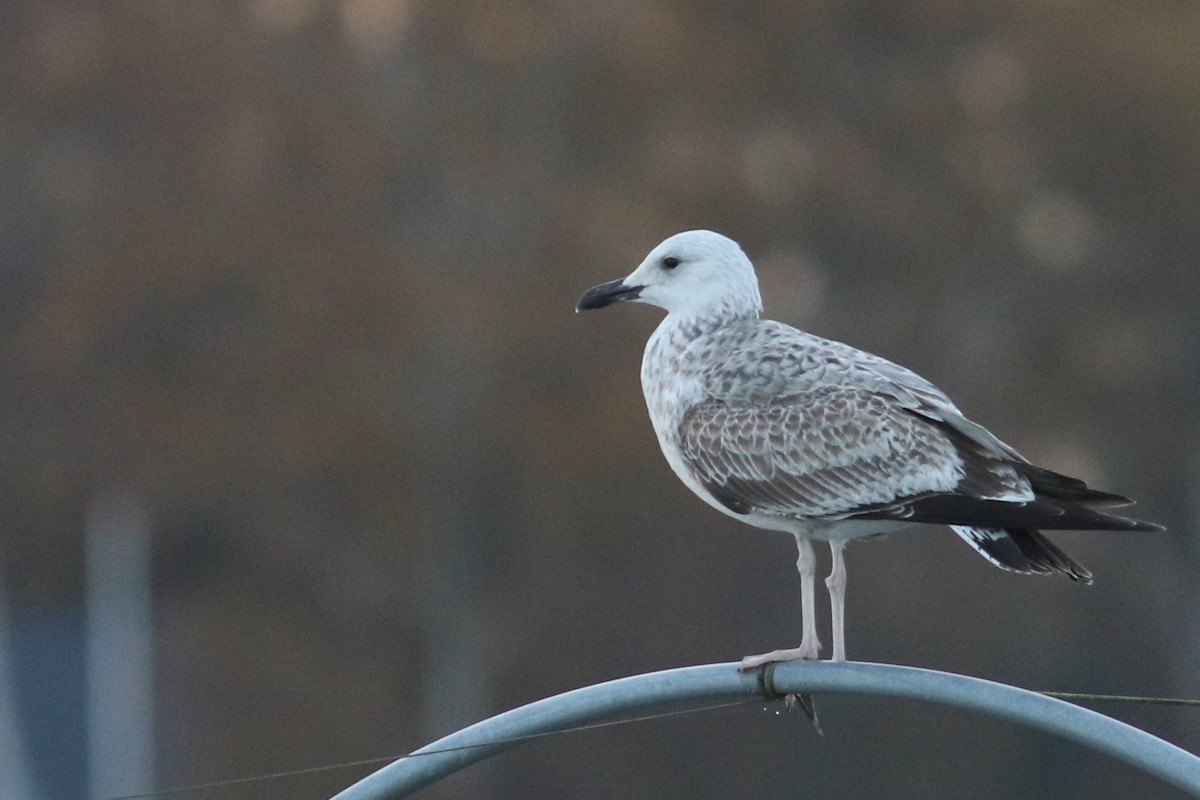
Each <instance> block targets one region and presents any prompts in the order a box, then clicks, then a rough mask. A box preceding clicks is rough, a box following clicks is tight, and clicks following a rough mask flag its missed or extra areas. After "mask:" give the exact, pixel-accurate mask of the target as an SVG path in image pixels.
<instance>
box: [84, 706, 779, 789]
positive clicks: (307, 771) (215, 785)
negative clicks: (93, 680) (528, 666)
mask: <svg viewBox="0 0 1200 800" xmlns="http://www.w3.org/2000/svg"><path fill="white" fill-rule="evenodd" d="M766 702H769V700H767V699H765V698H762V697H750V698H746V699H744V700H731V701H729V702H725V703H713V704H711V705H707V706H699V707H697V708H681V709H677V710H675V711H660V712H657V713H652V714H641V715H639V716H636V717H625V718H622V719H616V720H608V721H607V722H592V723H588V724H587V725H575V726H573V727H570V728H563V729H562V730H557V731H540V732H538V733H527V734H524V735H522V736H509V737H506V738H503V739H492V740H490V741H487V742H476V743H474V744H463V745H457V746H455V747H442V748H438V749H437V750H426V751H423V752H420V753H405V754H403V755H394V756H378V757H376V758H364V759H360V760H358V761H343V762H341V763H339V764H326V765H323V766H319V767H304V768H302V769H293V770H287V771H285V772H269V773H265V774H262V775H251V776H248V777H245V778H230V779H228V780H223V781H213V782H211V783H195V784H191V785H189V786H175V787H172V788H170V789H160V790H159V791H156V792H144V793H142V794H123V795H120V796H117V797H109V798H106V800H146V799H147V798H154V797H166V796H167V795H172V794H182V793H184V792H198V791H200V790H202V789H220V788H223V787H226V786H237V785H239V784H245V783H254V782H256V781H270V780H278V779H279V778H291V777H294V776H297V775H311V774H313V773H315V772H329V771H332V770H335V769H345V768H349V767H362V766H366V765H368V764H382V763H384V762H390V761H402V760H405V759H409V758H421V757H423V756H436V755H442V754H443V753H455V752H458V751H460V750H474V749H475V748H478V747H494V746H495V745H502V744H518V743H520V742H528V741H531V740H533V739H542V738H545V737H547V736H557V735H558V734H560V733H577V732H580V731H590V730H596V729H597V728H609V727H613V726H615V725H625V724H626V723H630V722H647V721H649V720H653V719H666V718H668V717H681V716H684V715H685V714H698V713H701V712H704V711H718V710H720V709H722V708H734V707H736V706H745V705H756V704H762V703H766Z"/></svg>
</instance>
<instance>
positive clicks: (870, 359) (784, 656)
mask: <svg viewBox="0 0 1200 800" xmlns="http://www.w3.org/2000/svg"><path fill="white" fill-rule="evenodd" d="M621 302H636V303H648V304H650V305H654V306H658V307H659V308H662V309H664V310H665V311H666V312H667V315H666V317H665V318H664V319H663V320H662V322H661V323H660V324H659V326H658V327H657V328H656V329H655V331H654V333H653V334H651V336H650V339H649V340H648V341H647V342H646V349H645V352H644V354H643V356H642V370H641V382H642V391H643V393H644V395H645V398H646V406H647V409H648V410H649V412H650V421H651V424H652V426H653V427H654V432H655V434H656V435H657V436H658V443H659V445H660V446H661V448H662V452H663V455H664V456H665V457H666V460H667V463H668V464H669V465H670V466H671V469H672V470H673V471H674V472H675V474H676V475H677V476H678V477H679V479H680V480H681V481H683V483H684V485H686V486H687V487H688V488H689V489H691V490H692V491H693V492H694V493H695V494H696V495H698V496H699V497H700V499H701V500H703V501H704V502H706V503H708V504H709V505H710V506H712V507H713V508H716V509H717V510H718V511H721V512H723V513H725V514H727V515H729V516H731V517H734V518H735V519H738V520H741V521H742V522H745V523H747V524H749V525H752V526H754V527H756V528H762V529H766V530H772V531H782V532H785V533H790V534H792V535H793V536H794V537H795V539H796V545H797V549H798V551H799V556H798V558H797V561H796V567H797V569H798V570H799V572H800V594H801V619H802V631H803V633H802V636H801V640H800V645H799V647H795V648H790V649H783V650H774V651H772V652H770V653H765V654H763V655H756V656H746V657H745V658H744V659H742V661H741V664H740V668H741V669H743V670H748V669H753V668H755V667H758V666H762V665H764V664H769V663H771V662H776V661H790V660H795V659H816V658H818V657H819V653H820V649H821V645H820V642H819V640H818V638H817V626H816V615H815V610H814V604H815V594H816V589H815V585H816V557H815V553H814V551H813V540H821V541H825V542H828V544H829V548H830V552H831V554H832V571H831V572H830V573H829V576H828V578H826V580H825V584H826V587H827V589H828V591H829V598H830V610H831V617H832V632H833V653H832V659H833V660H834V661H844V660H845V658H846V636H845V592H846V565H845V561H844V558H843V549H844V547H845V545H846V542H848V541H850V540H851V539H861V538H864V537H868V536H875V535H877V534H882V533H890V532H894V531H898V530H902V529H907V528H912V527H914V526H915V525H917V524H918V523H932V524H940V525H949V526H950V527H951V528H952V529H953V530H954V532H955V533H957V534H958V535H959V536H960V537H962V538H963V539H964V540H965V541H966V542H967V544H969V545H971V547H973V548H974V549H975V550H976V551H977V552H978V553H979V554H980V555H982V556H983V557H984V558H986V559H987V560H988V561H990V562H991V563H992V564H994V565H995V566H997V567H1000V568H1002V569H1006V570H1011V571H1013V572H1021V573H1029V574H1043V575H1044V574H1053V573H1058V574H1062V575H1066V576H1067V577H1068V578H1070V579H1071V580H1073V581H1080V582H1083V583H1091V580H1092V576H1091V573H1090V572H1088V570H1087V569H1085V568H1084V567H1083V566H1081V565H1080V564H1079V563H1078V562H1076V561H1074V560H1073V559H1071V557H1070V556H1068V555H1067V554H1066V553H1064V552H1063V551H1062V550H1060V549H1059V548H1058V547H1056V546H1055V545H1054V544H1053V543H1052V542H1051V541H1050V540H1049V539H1047V538H1046V537H1045V536H1043V535H1042V534H1041V532H1040V530H1044V529H1049V530H1123V531H1157V530H1162V529H1163V528H1162V526H1160V525H1156V524H1153V523H1149V522H1141V521H1138V520H1134V519H1129V518H1126V517H1122V516H1117V515H1114V514H1111V513H1108V512H1107V511H1106V509H1108V508H1112V507H1118V506H1126V505H1131V504H1132V501H1131V500H1129V499H1128V498H1125V497H1122V496H1120V495H1116V494H1109V493H1107V492H1100V491H1096V490H1094V489H1091V488H1089V487H1088V485H1087V484H1086V483H1084V482H1083V481H1081V480H1079V479H1077V478H1071V477H1068V476H1066V475H1061V474H1059V473H1057V472H1053V471H1051V470H1048V469H1044V468H1042V467H1038V466H1035V465H1033V464H1031V463H1030V462H1029V461H1028V460H1026V459H1025V458H1024V457H1022V456H1021V455H1020V454H1019V453H1018V452H1017V451H1016V450H1014V449H1013V448H1012V447H1010V446H1009V445H1007V444H1005V443H1004V442H1002V441H1000V439H998V438H996V437H995V436H993V435H992V434H991V433H990V432H989V431H988V430H987V429H985V428H984V427H982V426H981V425H979V424H977V423H975V422H972V421H971V420H969V419H967V418H966V417H965V416H964V415H963V413H962V412H961V411H959V410H958V407H957V406H955V405H954V403H953V402H952V401H951V400H950V398H949V397H947V396H946V395H945V393H943V392H942V391H941V390H940V389H938V388H937V387H936V386H934V385H933V384H932V383H930V382H929V381H927V380H925V379H924V378H922V377H921V376H919V375H917V374H916V373H914V372H912V371H911V370H909V369H907V368H905V367H902V366H899V365H898V364H894V363H892V362H891V361H888V360H887V359H885V358H881V357H880V356H876V355H873V354H871V353H867V352H864V351H862V350H857V349H855V348H853V347H851V346H849V345H846V344H842V343H841V342H835V341H831V340H829V339H822V338H821V337H818V336H814V335H812V334H810V333H805V332H804V331H801V330H797V329H796V328H793V327H790V326H788V325H785V324H783V323H780V322H775V321H772V320H765V319H761V318H760V314H761V313H762V298H761V296H760V294H759V290H758V278H757V277H756V275H755V272H754V267H753V265H751V263H750V260H749V259H748V258H747V257H746V254H745V253H743V252H742V249H741V247H739V246H738V244H737V243H736V242H734V241H733V240H731V239H729V238H727V237H725V236H722V235H721V234H718V233H714V232H712V231H705V230H695V231H685V232H683V233H678V234H676V235H674V236H671V237H669V238H668V239H666V240H664V241H663V242H662V243H661V244H659V245H658V246H657V247H655V248H654V249H653V250H651V251H650V254H649V255H648V256H646V258H645V260H644V261H642V263H641V264H640V265H639V266H638V268H637V269H635V270H634V271H633V272H631V273H630V274H629V275H628V276H626V277H625V278H621V279H619V280H615V281H610V282H608V283H603V284H600V285H599V286H595V287H593V288H592V289H589V290H588V291H587V292H585V293H584V295H583V296H582V297H581V298H580V299H579V303H578V305H577V307H576V310H577V311H584V310H589V309H598V308H604V307H606V306H609V305H612V304H614V303H621Z"/></svg>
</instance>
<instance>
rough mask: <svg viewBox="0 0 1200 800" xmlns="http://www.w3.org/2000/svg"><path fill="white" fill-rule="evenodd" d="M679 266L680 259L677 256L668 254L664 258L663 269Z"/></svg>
mask: <svg viewBox="0 0 1200 800" xmlns="http://www.w3.org/2000/svg"><path fill="white" fill-rule="evenodd" d="M678 266H679V259H678V258H676V257H675V256H667V257H666V258H664V259H663V260H662V267H663V269H675V268H676V267H678Z"/></svg>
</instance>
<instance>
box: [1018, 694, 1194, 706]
mask: <svg viewBox="0 0 1200 800" xmlns="http://www.w3.org/2000/svg"><path fill="white" fill-rule="evenodd" d="M1038 694H1044V695H1046V697H1056V698H1058V699H1059V700H1094V701H1096V702H1098V703H1101V702H1102V703H1140V704H1142V705H1147V706H1185V707H1187V708H1200V700H1193V699H1191V698H1187V697H1140V696H1137V695H1127V694H1087V693H1080V692H1038Z"/></svg>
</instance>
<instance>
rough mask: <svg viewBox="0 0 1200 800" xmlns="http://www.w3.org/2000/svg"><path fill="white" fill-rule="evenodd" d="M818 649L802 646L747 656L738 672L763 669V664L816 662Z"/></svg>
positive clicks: (739, 666) (739, 665)
mask: <svg viewBox="0 0 1200 800" xmlns="http://www.w3.org/2000/svg"><path fill="white" fill-rule="evenodd" d="M819 646H820V645H818V646H817V647H819ZM817 647H806V646H804V645H800V646H799V647H793V648H791V649H789V650H772V651H771V652H769V653H763V654H762V655H761V656H746V657H745V658H743V659H742V661H741V663H740V664H738V671H739V672H746V671H747V670H752V669H754V668H756V667H761V666H762V665H763V664H770V663H771V662H773V661H816V660H817V658H819V656H818V654H817Z"/></svg>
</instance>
